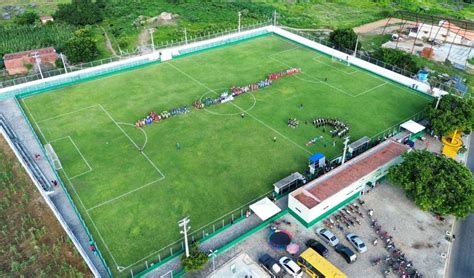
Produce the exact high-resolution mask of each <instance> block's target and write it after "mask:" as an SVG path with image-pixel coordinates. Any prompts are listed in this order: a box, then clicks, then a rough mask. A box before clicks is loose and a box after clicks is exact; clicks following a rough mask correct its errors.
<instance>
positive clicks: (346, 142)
mask: <svg viewBox="0 0 474 278" xmlns="http://www.w3.org/2000/svg"><path fill="white" fill-rule="evenodd" d="M350 138H351V137H350V136H347V137H346V138H344V152H343V153H342V163H341V165H343V164H344V162H345V161H346V151H347V144H348V143H349V139H350Z"/></svg>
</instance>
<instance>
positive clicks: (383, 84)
mask: <svg viewBox="0 0 474 278" xmlns="http://www.w3.org/2000/svg"><path fill="white" fill-rule="evenodd" d="M387 84H389V83H388V82H385V83H382V84H380V85H377V86H375V87H373V88H371V89H368V90H365V91H363V92H362V93H360V94H357V95H355V96H356V97H358V96H361V95H364V94H367V93H369V92H371V91H373V90H375V89H377V88H380V87H382V86H385V85H387Z"/></svg>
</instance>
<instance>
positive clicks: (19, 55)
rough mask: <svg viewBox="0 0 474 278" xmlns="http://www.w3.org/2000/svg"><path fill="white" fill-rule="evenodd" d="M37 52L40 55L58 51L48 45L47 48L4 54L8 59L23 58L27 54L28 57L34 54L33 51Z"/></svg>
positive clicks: (6, 59) (4, 57)
mask: <svg viewBox="0 0 474 278" xmlns="http://www.w3.org/2000/svg"><path fill="white" fill-rule="evenodd" d="M35 52H38V55H45V54H51V53H56V50H55V49H54V48H52V47H47V48H40V49H33V50H28V51H22V52H17V53H10V54H5V55H4V56H3V60H5V61H8V60H15V59H21V58H23V57H25V56H26V57H29V56H32V55H33V53H35Z"/></svg>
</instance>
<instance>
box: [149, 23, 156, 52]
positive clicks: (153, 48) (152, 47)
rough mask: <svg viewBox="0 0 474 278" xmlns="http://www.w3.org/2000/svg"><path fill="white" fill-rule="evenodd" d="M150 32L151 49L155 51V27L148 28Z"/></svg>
mask: <svg viewBox="0 0 474 278" xmlns="http://www.w3.org/2000/svg"><path fill="white" fill-rule="evenodd" d="M148 32H149V33H150V38H151V49H152V51H153V52H155V43H154V41H153V32H155V30H153V28H150V29H148Z"/></svg>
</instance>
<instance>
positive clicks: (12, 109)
mask: <svg viewBox="0 0 474 278" xmlns="http://www.w3.org/2000/svg"><path fill="white" fill-rule="evenodd" d="M0 112H1V113H2V114H3V115H4V116H5V118H6V119H7V121H8V122H9V124H10V125H11V127H12V128H13V129H14V131H15V133H16V134H17V135H18V137H19V138H20V140H21V141H22V143H23V144H24V145H25V146H26V148H27V150H28V152H29V153H30V154H31V155H35V154H41V158H40V159H39V160H38V161H37V162H36V163H37V164H38V166H39V167H40V169H41V171H42V172H43V174H44V176H45V177H46V178H47V179H48V181H52V180H57V177H56V175H55V174H54V172H53V170H52V169H51V166H50V164H49V163H48V161H47V159H46V158H45V157H44V154H43V152H42V149H41V147H40V145H39V144H38V141H37V140H36V139H35V135H34V134H33V132H32V130H31V129H30V127H29V125H28V123H27V122H26V120H25V119H24V117H23V114H22V112H21V110H20V108H19V107H18V106H17V103H16V101H15V100H14V99H7V100H4V101H0ZM53 189H54V192H53V193H51V194H49V195H48V196H49V198H50V199H51V201H52V202H53V204H54V205H55V206H56V208H57V210H58V211H59V212H60V213H61V215H62V217H63V218H64V220H65V222H66V224H67V225H68V227H69V229H70V230H71V231H72V233H73V234H74V235H75V237H76V238H77V240H78V241H79V243H80V245H81V246H82V248H83V249H84V251H85V252H86V254H87V255H88V257H89V258H90V260H91V261H92V263H93V264H94V266H95V267H96V269H97V270H98V271H99V273H100V274H101V275H102V276H103V277H107V276H108V274H107V271H106V269H105V267H104V266H103V264H102V262H101V261H100V259H99V257H98V256H96V255H94V253H93V252H92V251H91V250H90V248H89V240H90V239H89V236H88V234H87V232H86V230H85V229H84V227H83V226H82V224H81V221H80V220H79V217H78V215H77V214H76V213H75V211H74V208H73V207H72V205H71V203H70V202H69V200H68V198H67V195H66V192H64V190H63V188H62V187H61V186H56V187H54V188H53Z"/></svg>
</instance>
